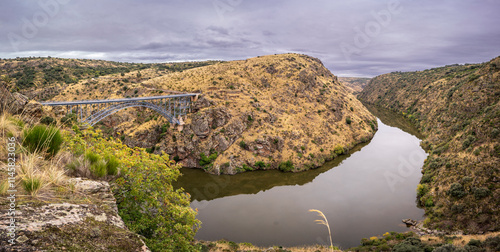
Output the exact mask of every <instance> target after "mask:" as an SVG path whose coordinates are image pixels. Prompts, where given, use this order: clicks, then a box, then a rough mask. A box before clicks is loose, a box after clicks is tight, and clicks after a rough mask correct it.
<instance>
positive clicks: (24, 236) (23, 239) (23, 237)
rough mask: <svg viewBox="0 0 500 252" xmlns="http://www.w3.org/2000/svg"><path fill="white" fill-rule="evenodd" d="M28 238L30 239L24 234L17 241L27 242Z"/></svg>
mask: <svg viewBox="0 0 500 252" xmlns="http://www.w3.org/2000/svg"><path fill="white" fill-rule="evenodd" d="M27 240H29V238H28V237H26V235H22V236H19V237H18V238H17V239H16V241H17V242H19V243H25V242H26V241H27Z"/></svg>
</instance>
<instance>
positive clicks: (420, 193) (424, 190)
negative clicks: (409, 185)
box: [417, 184, 429, 197]
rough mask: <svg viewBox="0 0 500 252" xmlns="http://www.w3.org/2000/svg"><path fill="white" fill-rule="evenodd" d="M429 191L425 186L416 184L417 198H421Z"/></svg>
mask: <svg viewBox="0 0 500 252" xmlns="http://www.w3.org/2000/svg"><path fill="white" fill-rule="evenodd" d="M428 191H429V188H428V187H427V185H425V184H424V185H422V184H418V186H417V196H418V197H422V196H424V195H425V194H426V193H427V192H428Z"/></svg>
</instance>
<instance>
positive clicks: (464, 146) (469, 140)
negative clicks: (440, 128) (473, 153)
mask: <svg viewBox="0 0 500 252" xmlns="http://www.w3.org/2000/svg"><path fill="white" fill-rule="evenodd" d="M475 141H476V138H475V137H473V136H468V137H467V139H465V140H464V141H463V143H462V149H464V150H465V149H467V148H469V146H471V144H472V143H474V142H475Z"/></svg>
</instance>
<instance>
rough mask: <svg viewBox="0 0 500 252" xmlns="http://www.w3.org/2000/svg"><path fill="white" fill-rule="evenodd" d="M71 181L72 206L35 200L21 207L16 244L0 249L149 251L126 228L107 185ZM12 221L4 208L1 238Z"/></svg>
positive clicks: (0, 213)
mask: <svg viewBox="0 0 500 252" xmlns="http://www.w3.org/2000/svg"><path fill="white" fill-rule="evenodd" d="M69 182H70V183H72V184H73V185H74V192H73V193H71V194H76V195H78V196H76V198H73V199H72V200H65V201H70V202H72V203H68V202H64V203H44V201H43V200H39V201H38V200H37V201H35V200H33V201H26V202H23V203H22V205H19V206H18V207H17V210H16V216H17V219H16V221H17V231H16V238H15V244H14V245H11V244H10V243H9V242H8V241H7V240H5V239H2V240H0V247H2V248H6V249H7V250H6V251H10V250H13V251H44V250H49V251H60V250H70V251H71V250H73V251H110V250H113V251H144V252H146V251H149V249H148V248H147V247H146V245H145V244H144V243H143V241H142V240H141V239H140V238H139V237H138V236H137V234H135V233H133V232H131V231H129V230H128V229H127V227H125V224H124V223H123V221H122V219H121V217H120V216H119V215H118V210H117V208H116V201H115V198H114V196H113V194H112V193H111V191H110V186H109V184H108V183H107V182H103V181H92V180H86V179H81V178H73V179H70V181H69ZM69 197H71V196H69ZM6 204H7V202H6V201H5V202H2V205H6ZM9 219H10V216H8V210H7V208H6V207H3V208H2V210H0V220H1V222H0V236H1V237H7V236H6V235H7V233H8V229H9V224H10V223H9ZM9 249H10V250H9ZM2 251H3V250H2Z"/></svg>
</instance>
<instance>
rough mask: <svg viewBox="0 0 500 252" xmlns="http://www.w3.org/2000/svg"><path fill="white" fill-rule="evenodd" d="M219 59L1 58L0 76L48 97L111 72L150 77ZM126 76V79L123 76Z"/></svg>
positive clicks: (33, 94) (27, 92)
mask: <svg viewBox="0 0 500 252" xmlns="http://www.w3.org/2000/svg"><path fill="white" fill-rule="evenodd" d="M214 63H216V61H205V62H181V63H163V64H142V63H122V62H113V61H104V60H87V59H61V58H51V57H47V58H44V57H39V58H34V57H30V58H16V59H0V76H2V80H3V81H4V82H5V84H6V85H7V86H8V87H7V88H8V90H10V91H11V92H15V91H19V92H21V93H23V94H24V95H26V96H27V97H28V98H30V99H34V100H39V101H40V100H49V99H51V98H53V97H54V96H55V95H57V94H59V93H62V92H64V91H65V89H66V87H67V86H69V85H72V84H76V83H79V82H80V81H81V80H95V79H96V78H104V79H107V77H106V76H108V75H110V74H120V75H121V76H124V75H125V74H128V73H130V72H133V73H134V77H137V73H138V72H140V71H141V70H143V71H146V72H149V73H150V75H144V76H142V74H141V75H140V76H139V77H142V78H151V77H157V76H160V75H161V74H163V73H169V72H176V71H183V70H186V69H190V68H194V67H199V66H205V65H210V64H214ZM124 79H125V78H124Z"/></svg>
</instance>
